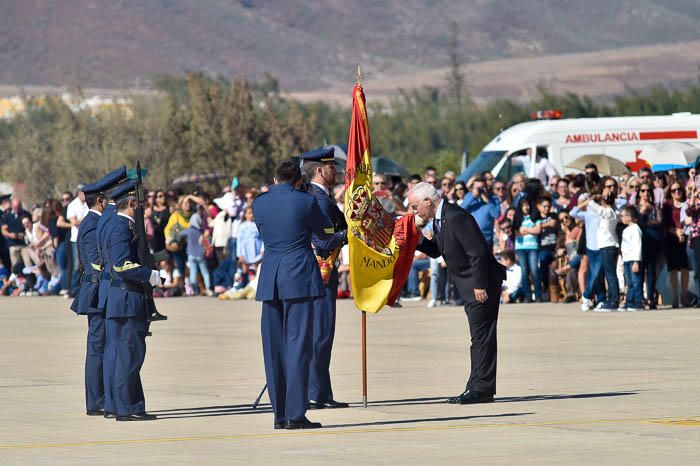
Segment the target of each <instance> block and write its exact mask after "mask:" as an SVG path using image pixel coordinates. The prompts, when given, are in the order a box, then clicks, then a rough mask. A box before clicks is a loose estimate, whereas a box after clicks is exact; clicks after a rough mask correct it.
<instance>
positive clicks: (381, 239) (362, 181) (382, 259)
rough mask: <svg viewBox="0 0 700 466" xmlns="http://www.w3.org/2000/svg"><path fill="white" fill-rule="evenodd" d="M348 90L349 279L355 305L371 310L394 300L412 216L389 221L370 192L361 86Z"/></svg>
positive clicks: (403, 274)
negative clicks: (350, 96) (349, 106)
mask: <svg viewBox="0 0 700 466" xmlns="http://www.w3.org/2000/svg"><path fill="white" fill-rule="evenodd" d="M352 94H353V97H352V119H351V122H350V138H349V141H348V158H347V164H346V175H345V177H346V178H345V218H346V220H347V223H348V246H349V249H350V283H351V286H352V292H353V296H354V298H355V306H356V307H357V309H359V310H361V311H367V312H375V313H376V312H379V311H380V310H381V309H382V308H383V307H384V305H386V304H389V305H391V304H393V303H394V302H395V301H396V299H397V298H398V296H399V293H400V292H401V288H402V287H403V285H404V283H405V282H406V278H407V277H408V273H409V271H410V269H411V264H412V263H413V256H414V253H415V250H416V246H417V244H418V239H419V235H418V232H417V230H416V228H415V220H414V218H413V215H406V216H404V217H402V218H400V219H398V220H394V218H393V216H392V215H391V214H389V213H388V212H386V210H384V208H383V207H382V205H381V203H380V202H379V199H377V197H376V196H375V195H374V194H373V191H372V158H371V157H372V156H371V144H370V135H369V120H368V117H367V107H366V104H365V95H364V91H363V90H362V86H361V85H360V84H357V85H355V88H354V89H353V93H352Z"/></svg>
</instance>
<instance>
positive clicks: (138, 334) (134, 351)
mask: <svg viewBox="0 0 700 466" xmlns="http://www.w3.org/2000/svg"><path fill="white" fill-rule="evenodd" d="M146 332H148V322H147V321H146V317H145V315H144V316H143V318H139V317H112V318H109V319H107V341H108V342H109V344H108V348H107V350H106V351H105V367H107V366H108V365H110V366H111V371H110V373H107V371H105V388H106V392H107V393H109V395H110V396H111V397H112V402H113V406H109V407H108V406H107V405H105V410H106V411H108V412H113V413H116V414H118V415H119V416H125V415H128V414H138V413H143V412H146V400H145V398H144V394H143V386H142V385H141V375H140V372H141V366H143V361H144V360H145V358H146ZM108 361H109V363H108Z"/></svg>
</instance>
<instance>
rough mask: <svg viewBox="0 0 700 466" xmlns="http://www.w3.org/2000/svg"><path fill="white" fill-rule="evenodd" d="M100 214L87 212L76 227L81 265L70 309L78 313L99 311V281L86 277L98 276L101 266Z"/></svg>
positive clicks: (96, 277)
mask: <svg viewBox="0 0 700 466" xmlns="http://www.w3.org/2000/svg"><path fill="white" fill-rule="evenodd" d="M101 217H102V216H101V215H99V214H97V213H95V212H94V211H92V210H91V211H90V212H88V214H87V215H86V216H85V218H84V219H83V221H82V222H80V227H79V228H78V250H79V257H80V263H81V265H82V267H83V277H81V282H80V289H79V291H78V294H77V296H76V297H75V300H74V301H73V304H72V305H71V309H72V310H73V311H75V312H76V313H78V314H95V313H99V312H101V311H100V310H99V309H98V306H97V305H98V302H97V301H98V299H97V298H98V296H97V293H98V287H99V282H92V281H87V280H86V278H88V277H93V278H95V279H98V280H99V278H100V276H101V274H102V266H101V260H100V255H99V248H98V247H97V223H98V222H99V220H100V218H101Z"/></svg>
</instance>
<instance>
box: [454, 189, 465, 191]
mask: <svg viewBox="0 0 700 466" xmlns="http://www.w3.org/2000/svg"><path fill="white" fill-rule="evenodd" d="M455 191H466V189H464V188H455Z"/></svg>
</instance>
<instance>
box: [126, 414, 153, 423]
mask: <svg viewBox="0 0 700 466" xmlns="http://www.w3.org/2000/svg"><path fill="white" fill-rule="evenodd" d="M156 419H157V418H156V417H155V416H154V415H153V414H148V413H138V414H127V415H126V416H120V415H118V414H117V421H154V420H156Z"/></svg>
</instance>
